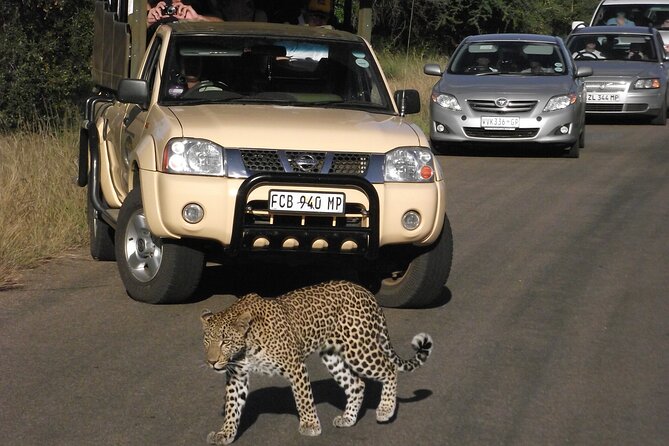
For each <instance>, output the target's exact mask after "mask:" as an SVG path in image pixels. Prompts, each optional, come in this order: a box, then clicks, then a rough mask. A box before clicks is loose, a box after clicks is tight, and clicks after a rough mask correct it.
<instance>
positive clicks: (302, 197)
mask: <svg viewBox="0 0 669 446" xmlns="http://www.w3.org/2000/svg"><path fill="white" fill-rule="evenodd" d="M345 209H346V195H345V194H343V193H336V192H306V191H290V190H271V191H269V210H270V211H272V212H289V213H292V212H297V213H300V214H311V213H313V214H344V210H345Z"/></svg>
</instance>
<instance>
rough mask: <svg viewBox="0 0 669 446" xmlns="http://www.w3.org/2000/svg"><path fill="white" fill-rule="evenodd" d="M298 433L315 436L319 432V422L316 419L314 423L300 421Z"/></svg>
mask: <svg viewBox="0 0 669 446" xmlns="http://www.w3.org/2000/svg"><path fill="white" fill-rule="evenodd" d="M300 433H301V434H302V435H307V436H309V437H315V436H317V435H320V434H321V423H320V421H318V420H316V422H315V423H300Z"/></svg>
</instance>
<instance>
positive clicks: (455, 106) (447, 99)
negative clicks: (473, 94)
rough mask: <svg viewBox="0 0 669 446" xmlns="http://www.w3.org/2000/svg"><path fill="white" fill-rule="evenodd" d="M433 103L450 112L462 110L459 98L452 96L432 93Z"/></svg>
mask: <svg viewBox="0 0 669 446" xmlns="http://www.w3.org/2000/svg"><path fill="white" fill-rule="evenodd" d="M432 102H436V103H437V104H439V105H440V106H442V107H444V108H446V109H448V110H453V111H460V110H462V107H460V103H459V102H458V100H457V98H456V97H455V96H453V95H450V94H446V93H441V94H437V93H432Z"/></svg>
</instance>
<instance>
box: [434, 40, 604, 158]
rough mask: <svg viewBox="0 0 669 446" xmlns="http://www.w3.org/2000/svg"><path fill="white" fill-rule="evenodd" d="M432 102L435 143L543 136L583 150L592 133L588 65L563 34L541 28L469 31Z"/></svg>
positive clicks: (531, 140)
mask: <svg viewBox="0 0 669 446" xmlns="http://www.w3.org/2000/svg"><path fill="white" fill-rule="evenodd" d="M424 72H425V73H426V74H428V75H433V76H440V77H441V79H440V80H439V82H437V84H436V85H435V86H434V88H433V90H432V98H431V102H430V117H431V123H430V139H431V141H432V145H433V149H434V150H435V151H440V150H441V149H442V148H446V147H448V146H449V145H455V144H458V145H461V144H463V143H469V144H473V145H477V146H481V145H484V144H491V143H494V144H499V143H513V144H519V145H530V144H536V145H541V146H543V147H559V148H564V149H566V150H567V155H568V156H571V157H578V156H579V149H580V148H582V147H583V146H584V141H585V89H584V83H583V78H584V77H586V76H588V75H590V74H591V73H592V70H591V69H589V68H577V67H576V65H575V64H574V63H573V61H572V59H571V57H570V54H569V52H568V51H567V49H566V47H565V46H564V43H563V42H562V39H560V38H559V37H553V36H543V35H536V34H488V35H478V36H469V37H467V38H465V39H464V40H463V41H462V42H461V43H460V45H459V46H458V47H457V48H456V50H455V52H454V53H453V56H452V57H451V59H450V61H449V63H448V66H447V67H446V70H445V71H443V72H442V70H441V67H440V66H439V65H436V64H427V65H425V67H424Z"/></svg>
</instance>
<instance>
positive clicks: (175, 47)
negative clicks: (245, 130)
mask: <svg viewBox="0 0 669 446" xmlns="http://www.w3.org/2000/svg"><path fill="white" fill-rule="evenodd" d="M162 78H163V83H162V86H161V98H160V101H161V103H164V104H166V105H171V104H180V105H187V104H203V103H231V102H234V103H271V104H278V105H293V106H331V107H342V108H356V109H372V110H379V111H385V112H392V111H393V108H392V105H391V101H390V98H389V96H388V93H387V90H386V88H385V84H384V83H383V81H382V78H381V74H380V72H379V71H378V69H377V66H376V63H375V62H374V58H373V57H372V56H371V54H370V53H369V52H368V50H367V48H366V46H365V45H363V44H362V43H358V42H343V41H325V40H297V39H293V38H291V39H285V38H267V37H249V36H180V37H179V38H178V39H173V43H171V44H170V48H169V50H168V57H167V60H166V66H165V67H164V69H163V77H162Z"/></svg>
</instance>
